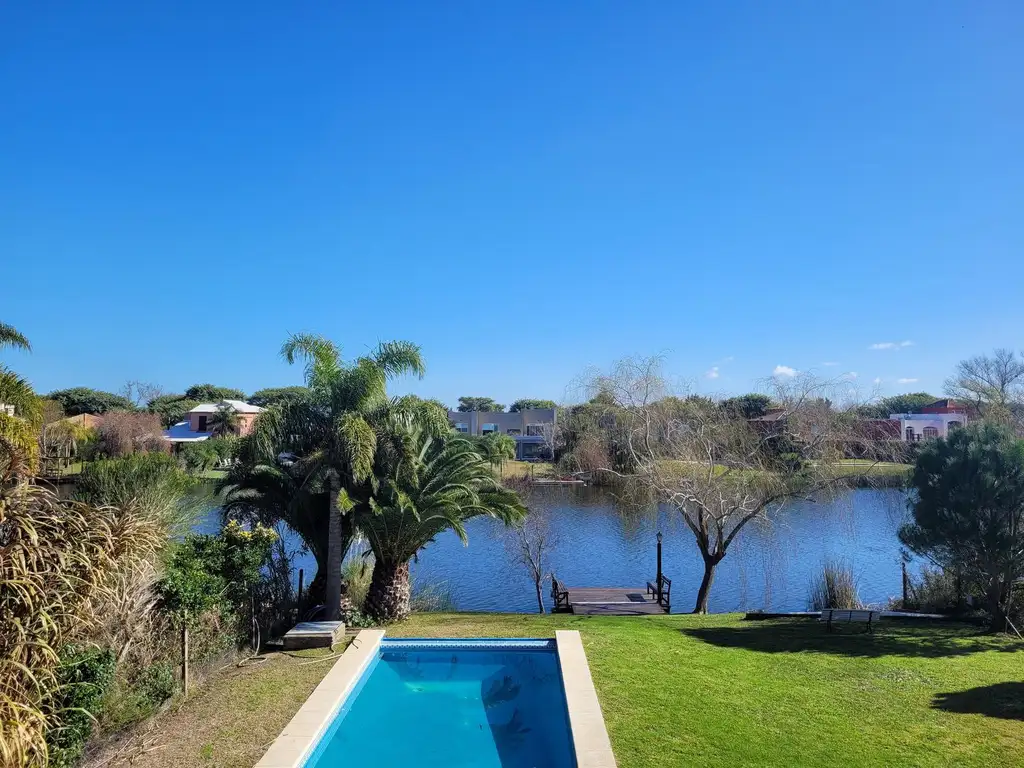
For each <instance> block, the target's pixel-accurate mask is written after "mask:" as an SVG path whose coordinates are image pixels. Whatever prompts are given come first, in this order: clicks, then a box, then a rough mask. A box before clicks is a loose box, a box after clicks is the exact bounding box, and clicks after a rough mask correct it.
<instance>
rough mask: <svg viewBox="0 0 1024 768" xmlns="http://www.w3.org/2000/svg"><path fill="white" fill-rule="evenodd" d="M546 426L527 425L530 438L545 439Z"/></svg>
mask: <svg viewBox="0 0 1024 768" xmlns="http://www.w3.org/2000/svg"><path fill="white" fill-rule="evenodd" d="M544 426H545V425H544V424H527V425H526V434H527V436H528V437H544Z"/></svg>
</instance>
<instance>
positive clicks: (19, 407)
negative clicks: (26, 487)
mask: <svg viewBox="0 0 1024 768" xmlns="http://www.w3.org/2000/svg"><path fill="white" fill-rule="evenodd" d="M4 347H17V348H20V349H25V350H31V348H32V347H31V346H30V345H29V343H28V339H26V338H25V337H24V336H23V335H22V334H21V333H19V332H18V330H17V329H16V328H15V327H14V326H12V325H8V324H7V323H0V349H2V348H4ZM42 415H43V412H42V405H41V403H40V400H39V398H38V397H37V396H36V393H35V392H33V391H32V386H31V385H30V384H29V383H28V381H27V380H25V379H23V378H22V377H21V376H19V375H18V374H16V373H15V372H14V371H12V370H11V369H10V368H7V367H6V366H4V365H0V436H3V437H5V438H6V439H7V440H8V441H9V442H10V444H12V445H14V446H16V448H17V450H18V451H19V453H20V455H21V457H22V459H23V461H24V463H23V464H21V463H20V462H19V465H22V466H26V467H28V469H29V471H35V469H36V467H37V463H38V458H39V446H38V441H37V439H36V438H37V430H38V428H39V427H40V425H41V423H42Z"/></svg>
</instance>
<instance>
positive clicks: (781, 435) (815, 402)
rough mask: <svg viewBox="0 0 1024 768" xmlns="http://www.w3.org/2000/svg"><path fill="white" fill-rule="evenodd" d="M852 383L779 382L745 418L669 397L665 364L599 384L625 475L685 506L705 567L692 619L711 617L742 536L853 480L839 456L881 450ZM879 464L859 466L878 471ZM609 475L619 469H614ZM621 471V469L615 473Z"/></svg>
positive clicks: (624, 367) (630, 365) (620, 370)
mask: <svg viewBox="0 0 1024 768" xmlns="http://www.w3.org/2000/svg"><path fill="white" fill-rule="evenodd" d="M848 386H849V382H848V380H846V379H842V378H841V379H836V380H833V381H822V380H819V379H815V378H814V377H812V376H809V375H803V374H794V375H792V376H788V377H781V376H778V377H776V378H774V379H773V380H772V381H771V382H770V384H769V389H770V390H771V392H770V394H771V397H772V403H773V407H772V408H771V409H770V410H769V411H768V412H767V413H766V414H765V415H763V416H761V417H759V418H755V419H746V418H744V417H743V415H742V414H738V413H737V412H736V411H735V409H731V408H723V407H721V406H720V405H719V404H718V403H717V402H715V401H713V400H710V399H708V398H697V397H691V398H686V399H680V398H677V397H670V396H668V391H667V387H666V383H665V380H664V379H663V377H662V376H661V374H660V365H659V361H658V360H657V359H648V360H625V361H623V362H621V363H619V364H618V365H617V366H616V367H615V369H614V370H613V371H612V373H611V374H610V375H605V376H599V377H597V378H596V379H595V380H594V382H593V387H594V389H595V391H600V392H605V393H611V394H612V395H613V396H614V398H615V400H616V402H617V404H618V405H619V411H618V417H617V418H618V421H619V424H618V426H617V428H618V429H620V430H621V431H624V433H625V435H626V438H625V440H626V450H627V451H628V453H629V454H630V456H631V458H632V462H631V463H632V465H633V466H634V467H635V469H634V471H633V472H631V473H629V475H628V476H625V475H624V474H623V473H622V472H618V473H617V474H619V475H620V477H624V479H625V480H627V481H628V482H630V483H631V484H632V485H638V486H639V488H640V489H641V490H644V491H646V493H647V495H649V496H653V497H654V498H655V499H657V500H659V501H663V502H665V503H667V504H669V505H671V506H672V507H673V508H674V509H676V510H678V512H679V513H680V515H681V516H682V518H683V521H684V522H685V523H686V526H687V528H689V530H690V531H691V533H692V534H693V537H694V540H695V542H696V544H697V547H698V549H699V551H700V554H701V558H702V559H703V561H704V576H703V578H702V580H701V584H700V588H699V589H698V591H697V598H696V602H695V604H694V609H693V612H694V613H707V610H708V596H709V595H710V592H711V586H712V584H713V582H714V578H715V569H716V568H717V567H718V564H719V563H720V562H721V561H722V560H723V558H724V557H725V555H726V553H727V551H728V549H729V547H730V545H732V543H733V542H734V541H735V540H736V537H737V536H738V535H739V533H740V531H741V530H742V529H743V528H744V526H746V525H747V524H748V523H750V522H752V521H753V520H756V519H762V520H767V519H768V518H769V517H770V516H771V515H772V514H773V513H775V512H777V511H779V510H781V509H782V508H783V507H784V506H785V505H786V503H787V502H789V501H790V500H792V499H794V498H813V497H815V496H817V495H819V494H822V493H825V492H828V491H829V490H830V489H835V488H837V487H842V486H843V485H844V484H845V483H846V482H848V480H849V477H850V476H849V474H848V471H849V470H850V467H849V466H842V465H840V463H839V462H840V460H841V459H842V458H843V457H844V456H845V455H846V454H847V453H848V452H850V451H852V450H854V448H853V447H852V446H851V443H856V448H855V449H856V452H857V454H858V455H862V456H863V455H866V454H869V453H871V452H872V451H873V450H874V446H873V443H874V442H877V441H872V440H870V439H869V438H865V437H863V436H859V433H860V432H862V430H858V429H857V428H856V418H855V416H854V415H853V412H852V403H850V404H847V405H846V406H845V407H839V406H837V405H836V403H837V402H839V401H840V400H841V399H842V398H843V397H847V388H848ZM870 466H871V462H868V463H866V464H862V465H860V466H858V468H857V469H858V471H859V472H862V473H863V472H868V471H870ZM609 469H611V468H609ZM612 471H614V470H612Z"/></svg>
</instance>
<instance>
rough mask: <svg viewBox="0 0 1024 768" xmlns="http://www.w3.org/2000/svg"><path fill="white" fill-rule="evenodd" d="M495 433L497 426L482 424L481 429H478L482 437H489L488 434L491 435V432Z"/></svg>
mask: <svg viewBox="0 0 1024 768" xmlns="http://www.w3.org/2000/svg"><path fill="white" fill-rule="evenodd" d="M497 431H498V425H497V424H484V425H483V427H481V429H480V433H481V434H484V435H489V434H491V432H497Z"/></svg>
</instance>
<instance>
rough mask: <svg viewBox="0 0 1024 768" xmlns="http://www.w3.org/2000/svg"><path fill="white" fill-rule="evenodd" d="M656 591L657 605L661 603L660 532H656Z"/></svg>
mask: <svg viewBox="0 0 1024 768" xmlns="http://www.w3.org/2000/svg"><path fill="white" fill-rule="evenodd" d="M654 585H655V586H656V587H657V589H658V603H659V604H660V603H661V531H658V575H657V577H656V578H655V580H654Z"/></svg>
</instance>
